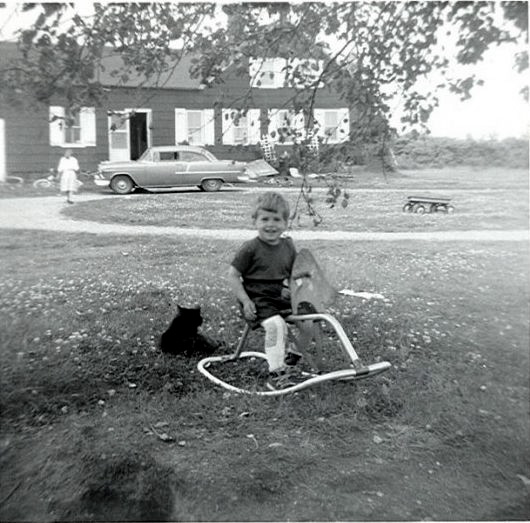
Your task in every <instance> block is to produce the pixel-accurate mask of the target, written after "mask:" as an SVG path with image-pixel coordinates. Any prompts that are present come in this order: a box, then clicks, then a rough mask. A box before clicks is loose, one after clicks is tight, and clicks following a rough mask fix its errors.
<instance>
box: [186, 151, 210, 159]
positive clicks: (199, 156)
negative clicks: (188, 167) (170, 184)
mask: <svg viewBox="0 0 530 523" xmlns="http://www.w3.org/2000/svg"><path fill="white" fill-rule="evenodd" d="M181 157H182V158H181V159H182V161H183V162H204V161H205V160H206V157H205V156H204V155H202V154H200V153H194V152H191V151H183V152H182V153H181Z"/></svg>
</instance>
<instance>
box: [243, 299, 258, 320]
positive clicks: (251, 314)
mask: <svg viewBox="0 0 530 523" xmlns="http://www.w3.org/2000/svg"><path fill="white" fill-rule="evenodd" d="M243 315H244V316H245V319H246V320H249V321H254V320H255V319H256V305H254V302H252V301H250V300H248V301H245V302H244V303H243Z"/></svg>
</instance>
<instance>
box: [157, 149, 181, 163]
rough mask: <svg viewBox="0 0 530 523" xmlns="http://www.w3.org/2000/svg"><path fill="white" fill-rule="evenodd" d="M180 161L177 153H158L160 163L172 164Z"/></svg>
mask: <svg viewBox="0 0 530 523" xmlns="http://www.w3.org/2000/svg"><path fill="white" fill-rule="evenodd" d="M176 160H180V158H179V153H178V152H177V151H160V161H161V162H174V161H176Z"/></svg>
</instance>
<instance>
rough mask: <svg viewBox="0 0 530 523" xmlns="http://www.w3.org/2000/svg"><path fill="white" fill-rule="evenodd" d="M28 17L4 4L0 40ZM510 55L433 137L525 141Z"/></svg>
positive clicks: (80, 6) (506, 48) (444, 103)
mask: <svg viewBox="0 0 530 523" xmlns="http://www.w3.org/2000/svg"><path fill="white" fill-rule="evenodd" d="M74 4H75V5H76V9H77V10H78V11H80V12H81V14H83V12H87V11H90V2H87V1H84V2H82V1H77V2H74ZM2 11H3V13H2ZM30 16H31V15H29V16H28V15H27V14H26V15H25V16H22V15H21V13H20V5H19V4H18V3H17V2H7V7H6V8H5V9H1V10H0V20H1V21H0V39H2V40H5V39H12V38H13V35H14V33H15V31H16V30H17V29H19V28H20V27H24V26H26V25H27V24H28V23H29V22H30ZM513 53H514V47H513V46H511V45H509V44H506V45H503V46H501V47H496V48H492V49H490V50H489V51H488V52H487V54H486V55H485V58H484V60H483V61H482V62H480V63H479V64H477V65H476V66H474V69H473V70H474V72H475V73H476V75H477V76H478V77H479V78H481V79H483V80H484V85H482V86H476V87H475V88H474V89H473V91H472V97H471V99H468V100H465V101H461V100H460V99H459V97H458V96H457V95H455V94H451V93H443V94H442V95H441V96H440V106H439V107H438V108H436V109H435V110H434V112H433V113H432V115H431V118H430V120H429V124H428V127H429V129H430V131H431V134H432V135H433V136H448V137H455V138H466V137H472V138H475V139H483V138H499V139H503V138H506V137H519V138H521V137H522V138H527V139H528V137H529V136H530V132H529V131H530V129H529V110H528V109H529V105H528V102H526V101H524V99H523V97H522V95H521V94H520V93H519V91H520V90H521V88H522V87H523V86H524V85H525V84H526V85H528V73H524V74H518V73H516V72H515V71H514V69H513ZM433 81H434V79H433Z"/></svg>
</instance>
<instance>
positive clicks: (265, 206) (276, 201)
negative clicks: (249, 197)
mask: <svg viewBox="0 0 530 523" xmlns="http://www.w3.org/2000/svg"><path fill="white" fill-rule="evenodd" d="M259 211H270V212H277V213H279V214H281V215H282V218H283V219H284V220H285V221H287V220H288V219H289V203H288V202H287V200H286V199H285V198H284V197H283V196H282V195H281V194H279V193H277V192H272V191H271V192H266V193H263V194H260V195H259V196H258V199H257V200H256V203H255V205H254V210H253V212H252V219H253V220H255V219H256V218H257V217H258V212H259Z"/></svg>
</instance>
